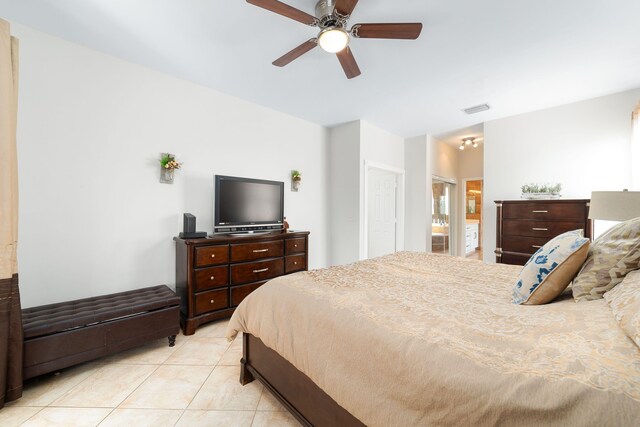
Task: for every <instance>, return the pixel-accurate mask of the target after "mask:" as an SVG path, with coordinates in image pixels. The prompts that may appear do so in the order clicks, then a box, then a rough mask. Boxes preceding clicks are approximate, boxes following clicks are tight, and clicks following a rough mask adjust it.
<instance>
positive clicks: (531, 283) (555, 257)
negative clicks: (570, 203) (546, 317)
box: [513, 230, 590, 305]
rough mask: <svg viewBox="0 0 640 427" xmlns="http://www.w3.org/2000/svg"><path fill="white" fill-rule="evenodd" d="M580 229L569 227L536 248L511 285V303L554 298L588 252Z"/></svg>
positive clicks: (543, 302)
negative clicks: (569, 229) (512, 285)
mask: <svg viewBox="0 0 640 427" xmlns="http://www.w3.org/2000/svg"><path fill="white" fill-rule="evenodd" d="M589 243H590V242H589V239H586V238H584V237H583V231H582V230H574V231H568V232H566V233H564V234H561V235H559V236H557V237H554V238H553V239H551V240H550V241H549V242H547V244H545V245H544V246H543V247H541V248H540V249H538V251H537V252H536V253H535V254H533V255H532V256H531V258H530V259H529V261H527V263H526V264H525V265H524V267H523V269H522V271H521V272H520V276H518V281H517V282H516V285H515V287H514V288H513V303H514V304H528V305H538V304H546V303H549V302H551V301H553V300H554V299H555V298H557V297H558V296H559V295H560V294H561V293H562V292H563V291H564V290H565V289H566V288H567V286H569V283H571V281H572V280H573V278H574V277H575V276H576V274H578V271H580V268H581V267H582V264H583V263H584V261H585V260H586V259H587V254H588V252H589Z"/></svg>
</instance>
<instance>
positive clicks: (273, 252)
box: [231, 240, 284, 262]
mask: <svg viewBox="0 0 640 427" xmlns="http://www.w3.org/2000/svg"><path fill="white" fill-rule="evenodd" d="M282 255H284V242H283V241H282V240H278V241H273V242H260V243H240V244H237V245H231V262H239V261H253V260H255V259H264V258H275V257H278V256H282Z"/></svg>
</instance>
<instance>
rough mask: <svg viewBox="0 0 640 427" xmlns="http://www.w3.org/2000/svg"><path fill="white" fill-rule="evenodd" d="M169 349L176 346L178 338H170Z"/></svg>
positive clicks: (172, 336) (173, 336)
mask: <svg viewBox="0 0 640 427" xmlns="http://www.w3.org/2000/svg"><path fill="white" fill-rule="evenodd" d="M168 340H169V347H173V346H174V345H176V336H175V335H171V336H170V337H169V338H168Z"/></svg>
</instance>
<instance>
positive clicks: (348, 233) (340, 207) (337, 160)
mask: <svg viewBox="0 0 640 427" xmlns="http://www.w3.org/2000/svg"><path fill="white" fill-rule="evenodd" d="M330 147H331V148H330V152H331V154H330V162H329V168H330V173H329V175H330V180H331V186H330V188H331V192H330V199H329V202H330V220H329V222H330V224H331V239H330V242H331V251H330V255H331V256H330V260H329V261H330V263H331V264H332V265H339V264H348V263H351V262H355V261H357V260H358V253H359V250H360V234H359V231H360V168H359V164H360V122H357V121H356V122H351V123H347V124H344V125H341V126H337V127H335V128H332V129H331V131H330Z"/></svg>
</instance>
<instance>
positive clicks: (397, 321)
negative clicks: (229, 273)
mask: <svg viewBox="0 0 640 427" xmlns="http://www.w3.org/2000/svg"><path fill="white" fill-rule="evenodd" d="M518 271H519V267H514V266H507V265H487V264H483V263H481V262H479V261H471V260H465V259H461V258H453V257H448V256H443V255H430V254H419V253H408V252H404V253H398V254H394V255H389V256H386V257H382V258H378V259H375V260H368V261H363V262H359V263H355V264H351V265H347V266H340V267H332V268H328V269H323V270H317V271H311V272H305V273H298V274H294V275H291V276H285V277H281V278H278V279H275V280H272V281H271V282H269V283H268V284H266V285H264V286H262V287H261V288H260V289H258V290H257V291H255V292H253V293H252V294H251V295H249V297H248V298H247V299H245V300H244V301H243V302H242V304H240V306H239V307H238V309H237V310H236V312H235V313H234V315H233V317H232V319H231V322H230V325H229V330H228V336H229V338H232V337H233V336H235V334H236V333H237V332H248V333H251V334H253V335H255V336H256V337H259V338H260V339H261V340H262V341H263V342H264V343H265V344H266V345H267V346H268V347H270V348H272V349H274V350H275V351H277V352H278V353H279V354H280V355H282V356H284V357H285V358H286V359H287V360H289V361H290V362H291V363H292V364H293V365H294V366H296V368H298V369H299V370H300V371H302V372H304V373H305V374H306V375H307V376H308V377H310V378H311V379H312V380H313V381H314V382H315V383H316V384H317V385H319V386H320V387H321V388H322V389H323V390H325V391H326V392H327V394H329V395H330V396H331V397H332V398H333V399H334V400H335V401H336V402H338V403H339V404H340V405H341V406H343V407H344V408H345V409H347V410H348V411H349V412H351V413H352V414H353V415H354V416H355V417H357V418H358V419H360V420H361V421H362V422H364V423H365V424H367V425H370V426H411V425H459V426H463V425H542V424H544V425H562V426H567V425H581V426H585V425H594V426H603V425H611V426H614V425H615V426H625V425H640V350H639V349H638V347H636V346H635V345H634V343H633V342H632V341H631V340H630V339H628V338H627V337H626V335H625V334H624V332H623V331H622V329H621V328H620V327H619V326H618V324H617V323H616V321H615V319H614V317H613V315H612V313H611V310H610V308H609V307H608V306H607V304H606V302H605V301H604V300H598V301H591V302H583V303H578V304H577V303H574V302H573V299H571V297H570V296H568V297H567V298H565V299H564V300H561V301H558V302H554V303H552V304H548V305H545V306H518V305H513V304H512V303H511V301H510V298H511V288H512V285H513V283H514V282H515V278H516V276H517V273H518Z"/></svg>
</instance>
